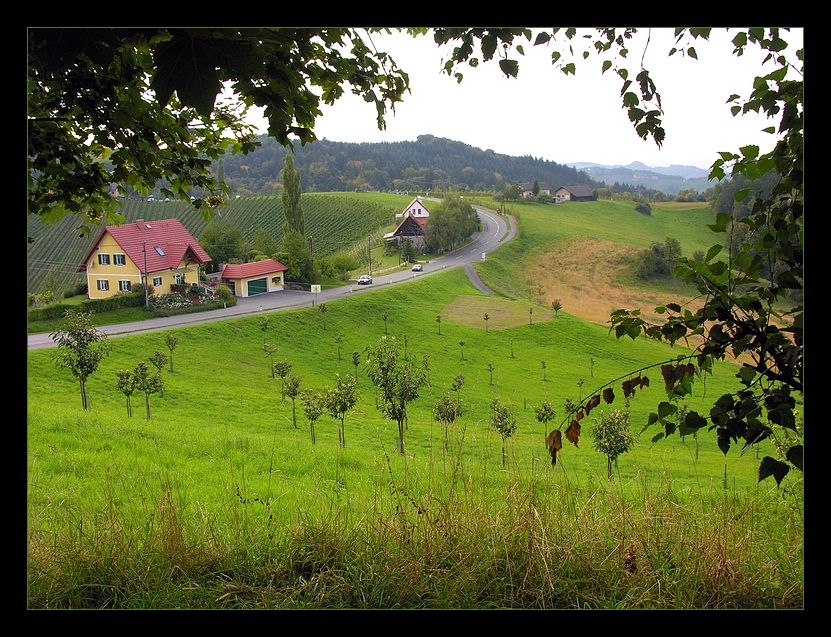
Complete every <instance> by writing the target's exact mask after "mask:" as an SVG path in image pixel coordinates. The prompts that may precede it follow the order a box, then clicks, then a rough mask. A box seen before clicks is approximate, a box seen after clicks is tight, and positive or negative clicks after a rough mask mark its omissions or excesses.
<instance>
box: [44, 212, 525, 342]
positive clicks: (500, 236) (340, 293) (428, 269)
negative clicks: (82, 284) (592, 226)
mask: <svg viewBox="0 0 831 637" xmlns="http://www.w3.org/2000/svg"><path fill="white" fill-rule="evenodd" d="M476 211H477V212H478V213H479V218H480V219H481V220H482V232H478V233H476V234H474V235H473V237H472V239H473V240H472V241H471V242H470V243H468V244H467V245H465V246H463V247H461V248H458V249H457V250H454V251H453V252H449V253H447V254H444V255H442V256H441V257H439V258H437V259H433V260H432V261H430V263H427V264H425V265H424V271H423V272H411V271H410V270H404V271H400V272H394V273H392V274H384V275H382V276H373V277H372V278H373V281H372V285H366V286H364V285H361V286H359V285H357V284H355V285H351V286H349V285H346V286H343V287H339V288H333V289H331V290H324V291H323V292H320V293H319V294H312V293H310V292H297V291H294V290H282V291H280V292H269V293H266V294H258V295H257V296H250V297H246V298H238V299H237V304H236V305H235V306H234V307H228V308H223V309H219V310H211V311H208V312H202V313H197V314H182V315H179V316H168V317H163V318H155V319H147V320H145V321H137V322H135V323H122V324H119V325H105V326H101V327H99V330H101V331H102V332H104V333H106V334H107V335H108V336H109V337H118V336H127V335H129V334H139V333H142V332H157V331H161V330H168V329H170V328H173V327H182V326H184V325H200V324H202V323H212V322H214V321H222V320H225V319H228V318H232V317H238V316H245V315H249V314H258V313H260V312H276V311H280V310H287V309H293V308H299V307H310V306H314V305H316V304H318V303H323V302H324V301H334V300H337V299H341V298H344V297H346V296H350V295H353V294H371V293H372V291H373V290H376V289H378V288H379V287H383V286H385V285H393V284H399V283H406V282H409V281H413V280H415V279H420V278H422V277H425V276H430V275H432V274H435V273H436V272H442V271H443V270H446V269H447V268H455V267H458V266H462V267H464V268H465V271H466V272H467V273H468V276H469V277H471V281H472V282H473V284H474V285H476V287H477V288H479V289H480V290H482V291H483V292H485V293H488V294H492V292H491V291H490V290H489V289H488V288H487V287H486V286H485V285H484V284H483V283H482V282H481V281H480V280H479V277H478V276H476V272H475V271H474V270H473V266H472V264H473V262H474V261H481V260H482V259H483V257H484V258H487V255H488V254H490V253H491V252H493V251H494V250H496V249H497V248H498V247H499V246H500V245H502V244H503V243H505V242H506V241H509V240H511V239H512V238H513V237H514V235H515V234H516V222H515V221H514V219H513V218H511V217H508V218H507V219H509V220H510V223H508V222H506V218H505V217H502V216H499V215H496V214H494V213H492V212H489V211H486V210H484V209H482V208H478V207H476ZM471 274H472V276H471ZM474 277H475V278H474ZM54 346H55V343H54V341H53V340H52V338H51V337H50V336H49V334H31V335H29V345H28V349H41V348H45V347H54Z"/></svg>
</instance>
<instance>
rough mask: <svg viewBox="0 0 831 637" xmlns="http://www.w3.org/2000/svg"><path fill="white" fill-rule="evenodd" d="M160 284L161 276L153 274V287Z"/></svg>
mask: <svg viewBox="0 0 831 637" xmlns="http://www.w3.org/2000/svg"><path fill="white" fill-rule="evenodd" d="M161 285H162V277H160V276H154V277H153V287H154V288H158V287H161Z"/></svg>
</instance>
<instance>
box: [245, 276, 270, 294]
mask: <svg viewBox="0 0 831 637" xmlns="http://www.w3.org/2000/svg"><path fill="white" fill-rule="evenodd" d="M266 292H268V279H267V278H265V279H252V280H251V281H249V282H248V296H254V295H255V294H264V293H266Z"/></svg>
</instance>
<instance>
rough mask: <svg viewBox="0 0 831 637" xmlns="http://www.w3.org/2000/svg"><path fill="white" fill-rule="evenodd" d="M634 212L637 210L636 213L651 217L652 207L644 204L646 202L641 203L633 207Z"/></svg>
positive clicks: (646, 203)
mask: <svg viewBox="0 0 831 637" xmlns="http://www.w3.org/2000/svg"><path fill="white" fill-rule="evenodd" d="M635 210H637V211H638V212H640V213H641V214H644V215H651V214H652V206H650V205H649V203H648V202H646V201H642V202H641V203H639V204H638V205H637V206H635Z"/></svg>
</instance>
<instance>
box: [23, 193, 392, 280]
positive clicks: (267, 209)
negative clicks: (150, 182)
mask: <svg viewBox="0 0 831 637" xmlns="http://www.w3.org/2000/svg"><path fill="white" fill-rule="evenodd" d="M301 205H302V206H303V214H304V217H305V226H306V233H305V234H306V236H307V237H311V238H312V246H313V249H314V256H315V258H320V257H325V256H329V255H331V254H335V253H336V252H341V251H350V252H352V251H354V250H355V244H356V243H357V242H360V241H366V239H367V237H371V238H372V243H373V245H377V242H378V241H379V239H380V237H381V235H382V234H383V232H384V228H386V227H388V226H391V225H392V224H393V223H394V222H395V214H396V213H398V212H401V211H400V210H395V209H393V208H391V207H389V206H384V205H381V204H377V203H372V202H365V201H360V200H356V199H350V198H345V197H339V196H338V195H336V194H335V195H329V194H317V193H311V194H306V195H303V197H302V199H301ZM119 213H120V214H121V215H123V216H124V219H125V223H133V222H135V221H136V220H138V219H144V220H146V221H158V220H160V219H179V221H181V222H182V225H183V226H185V228H186V229H187V230H188V232H190V233H191V234H192V235H193V236H194V237H196V238H197V239H198V238H199V236H200V235H201V234H202V231H203V230H204V229H205V226H206V225H207V222H206V221H205V219H204V218H203V216H202V213H201V212H199V211H198V210H196V209H195V208H194V207H193V206H192V205H190V204H189V203H187V202H184V201H169V202H165V201H155V202H145V201H127V202H125V204H124V206H123V208H121V209H120V210H119ZM216 220H217V221H224V222H227V223H229V224H231V225H233V226H234V227H236V228H238V229H239V230H241V231H242V234H243V238H244V240H245V241H247V242H253V241H254V238H255V236H256V234H257V231H258V230H260V229H264V230H265V231H266V232H268V234H269V236H270V238H271V239H272V241H274V242H275V243H276V244H277V245H280V243H281V242H282V239H283V223H284V221H285V215H284V214H283V206H282V201H281V199H280V197H278V196H260V197H245V198H240V199H234V200H232V201H229V202H228V204H226V205H225V206H224V207H223V208H222V209H221V210H220V211H218V212H217V215H216ZM83 221H84V217H83V216H82V215H71V216H67V217H64V218H63V219H62V220H60V221H58V222H57V223H55V224H54V225H48V224H44V223H42V222H41V221H40V220H39V219H37V218H34V219H33V218H30V219H29V222H28V224H27V231H28V236H29V237H32V238H33V239H34V240H35V241H34V242H33V243H30V244H29V245H28V251H27V260H28V273H27V281H26V288H27V291H28V292H37V291H38V290H39V289H40V287H41V286H42V285H43V284H44V283H45V282H47V281H48V280H49V279H50V278H52V279H54V281H55V282H56V283H57V286H58V289H64V288H66V287H71V286H73V285H74V284H75V283H77V282H79V281H82V280H83V276H82V275H81V274H77V273H76V270H77V269H78V265H79V264H80V262H81V259H83V258H84V254H86V252H87V250H89V248H90V247H91V246H92V245H93V243H94V242H95V239H96V238H97V236H98V232H93V233H92V234H91V235H88V236H83V237H82V236H79V234H80V233H79V231H77V228H78V227H79V226H80V225H81V224H82V223H83Z"/></svg>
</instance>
